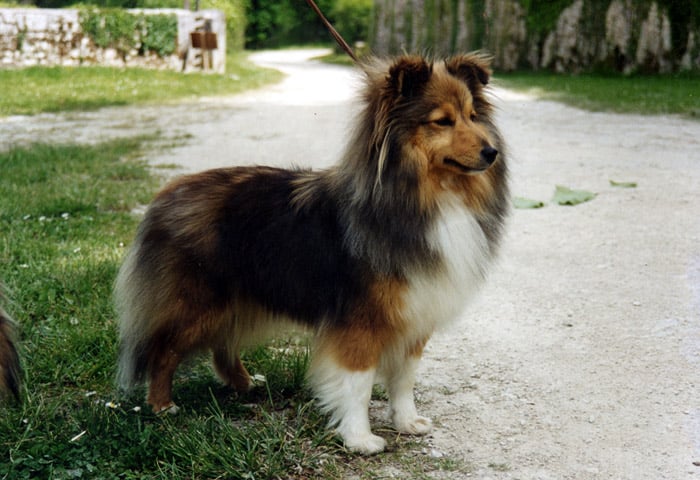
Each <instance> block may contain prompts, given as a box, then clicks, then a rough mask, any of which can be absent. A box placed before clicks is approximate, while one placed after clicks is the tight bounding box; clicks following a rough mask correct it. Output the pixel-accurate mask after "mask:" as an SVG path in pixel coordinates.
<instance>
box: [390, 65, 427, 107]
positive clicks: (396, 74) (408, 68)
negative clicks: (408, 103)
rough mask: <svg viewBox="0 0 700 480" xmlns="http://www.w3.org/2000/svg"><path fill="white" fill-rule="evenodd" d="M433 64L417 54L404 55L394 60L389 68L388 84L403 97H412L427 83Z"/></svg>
mask: <svg viewBox="0 0 700 480" xmlns="http://www.w3.org/2000/svg"><path fill="white" fill-rule="evenodd" d="M432 73H433V65H432V63H429V62H428V61H426V59H425V58H423V57H420V56H418V55H405V56H401V57H398V58H397V59H396V60H394V62H393V64H392V65H391V67H390V68H389V78H388V81H389V84H390V85H391V87H392V88H393V89H394V91H395V92H396V93H397V94H399V95H402V96H404V97H412V96H414V95H415V94H417V93H418V92H419V91H420V90H421V89H422V87H423V86H424V85H425V84H427V83H428V81H429V80H430V76H431V75H432Z"/></svg>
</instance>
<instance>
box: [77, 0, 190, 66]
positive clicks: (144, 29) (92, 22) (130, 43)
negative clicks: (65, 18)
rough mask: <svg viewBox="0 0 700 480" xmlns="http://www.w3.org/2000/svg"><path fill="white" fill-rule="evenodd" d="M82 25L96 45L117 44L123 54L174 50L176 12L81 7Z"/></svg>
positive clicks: (167, 53)
mask: <svg viewBox="0 0 700 480" xmlns="http://www.w3.org/2000/svg"><path fill="white" fill-rule="evenodd" d="M79 17H80V25H81V27H82V29H83V32H85V33H86V34H87V35H88V36H89V37H90V38H91V39H92V41H93V42H95V45H97V46H98V47H101V48H114V49H116V50H117V51H118V52H119V53H120V54H121V55H122V56H125V55H127V54H128V53H129V52H130V51H131V50H132V49H134V48H136V49H138V50H139V51H142V52H147V51H153V52H155V53H157V54H158V55H160V56H165V55H170V54H172V53H173V52H174V51H175V48H176V42H177V17H176V16H175V15H160V14H157V15H144V14H133V13H130V12H127V11H125V10H122V9H118V8H108V9H96V8H86V9H81V10H80V14H79Z"/></svg>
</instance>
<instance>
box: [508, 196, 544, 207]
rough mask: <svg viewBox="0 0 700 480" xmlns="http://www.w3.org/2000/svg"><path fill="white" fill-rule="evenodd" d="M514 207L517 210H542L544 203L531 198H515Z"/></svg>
mask: <svg viewBox="0 0 700 480" xmlns="http://www.w3.org/2000/svg"><path fill="white" fill-rule="evenodd" d="M513 207H515V208H542V207H544V202H540V201H539V200H531V199H529V198H523V197H515V198H513Z"/></svg>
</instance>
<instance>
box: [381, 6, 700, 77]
mask: <svg viewBox="0 0 700 480" xmlns="http://www.w3.org/2000/svg"><path fill="white" fill-rule="evenodd" d="M528 3H529V2H524V1H519V0H375V18H374V25H373V28H372V32H373V35H372V39H371V41H370V44H371V47H372V50H373V51H374V52H376V53H378V54H396V53H401V52H403V51H409V52H429V53H434V54H439V55H446V54H450V53H454V52H459V51H471V50H477V49H483V50H485V51H487V52H488V53H490V54H491V55H493V57H494V65H495V67H496V68H499V69H502V70H513V69H516V68H531V69H549V70H554V71H558V72H580V71H586V70H593V69H601V68H602V69H606V70H616V71H620V72H625V73H630V72H635V71H643V72H669V71H677V70H688V69H696V70H697V69H700V25H699V22H700V18H695V19H691V18H688V19H684V20H683V19H682V20H681V21H680V22H681V24H680V25H679V23H678V21H676V24H675V26H674V24H673V23H672V22H671V19H670V17H669V12H668V11H667V10H666V9H665V8H664V7H663V6H662V4H659V3H658V2H657V1H655V0H608V1H605V0H571V3H570V4H568V6H566V7H565V8H563V9H562V10H561V12H559V13H558V16H557V17H556V21H555V22H553V24H552V25H551V26H547V25H545V26H543V25H542V24H541V23H537V22H533V16H532V15H530V14H531V13H532V12H527V11H526V8H525V6H524V5H527V4H528ZM696 15H698V16H699V17H700V12H697V14H696ZM684 22H687V24H686V23H684ZM672 39H674V41H672ZM674 44H675V45H674Z"/></svg>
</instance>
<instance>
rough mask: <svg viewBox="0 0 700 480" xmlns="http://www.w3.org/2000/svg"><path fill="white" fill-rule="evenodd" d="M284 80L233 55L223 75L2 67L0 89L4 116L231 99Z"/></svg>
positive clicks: (119, 69)
mask: <svg viewBox="0 0 700 480" xmlns="http://www.w3.org/2000/svg"><path fill="white" fill-rule="evenodd" d="M280 78H281V74H280V73H279V72H277V71H274V70H270V69H263V68H260V67H257V66H255V65H253V64H252V63H251V62H249V61H248V60H247V59H246V56H245V55H244V54H230V55H229V56H228V58H227V65H226V73H225V74H222V75H219V74H205V73H188V74H183V73H179V72H173V71H167V70H147V69H141V68H109V67H96V66H84V67H29V68H25V69H0V91H3V92H12V93H11V94H10V95H0V116H7V115H32V114H36V113H42V112H58V111H70V110H90V109H97V108H101V107H107V106H116V105H129V104H138V103H164V102H169V101H175V100H187V99H194V98H196V97H200V96H221V95H232V94H235V93H239V92H241V91H243V90H247V89H251V88H255V87H259V86H261V85H264V84H266V83H270V82H274V81H277V80H279V79H280Z"/></svg>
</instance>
